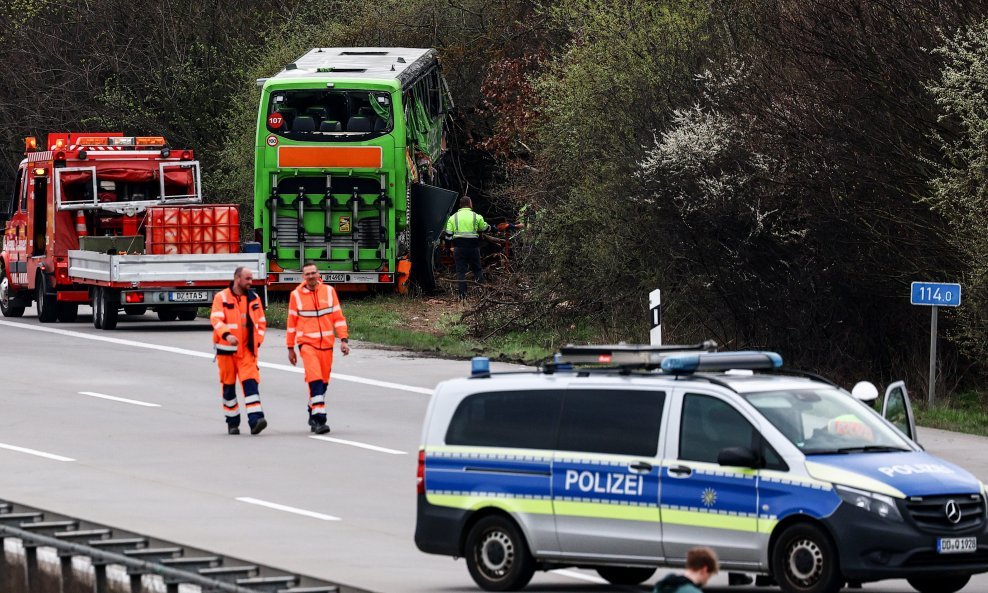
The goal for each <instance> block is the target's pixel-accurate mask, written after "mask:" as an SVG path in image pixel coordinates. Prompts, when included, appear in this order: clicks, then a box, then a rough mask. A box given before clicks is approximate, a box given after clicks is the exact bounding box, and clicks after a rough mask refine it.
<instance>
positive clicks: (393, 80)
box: [254, 48, 457, 292]
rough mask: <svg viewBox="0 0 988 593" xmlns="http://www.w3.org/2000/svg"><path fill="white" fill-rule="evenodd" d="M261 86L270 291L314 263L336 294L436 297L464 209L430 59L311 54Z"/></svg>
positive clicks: (262, 233)
mask: <svg viewBox="0 0 988 593" xmlns="http://www.w3.org/2000/svg"><path fill="white" fill-rule="evenodd" d="M258 85H259V86H261V100H260V107H259V113H258V121H257V138H256V148H255V150H256V160H255V175H254V223H255V225H254V226H255V237H256V240H257V241H258V242H260V243H261V245H262V249H263V250H264V251H265V252H266V253H267V257H268V270H269V276H268V282H269V289H271V290H290V289H292V288H293V287H294V286H296V285H298V283H299V282H301V279H302V276H301V265H302V263H303V262H305V261H307V260H312V261H314V262H316V263H317V265H318V266H319V269H320V271H321V273H322V276H323V280H324V281H325V282H328V283H331V284H334V285H336V286H337V288H342V289H350V290H370V289H371V288H373V287H375V286H377V287H380V288H383V287H384V286H382V285H391V286H389V288H393V289H394V290H396V291H398V292H405V291H406V290H407V288H408V282H409V280H410V279H413V280H414V281H415V282H416V283H417V284H418V285H419V286H420V287H421V288H422V289H423V290H425V291H427V292H429V291H432V290H434V289H435V283H436V281H435V274H434V269H433V258H434V251H435V246H436V244H437V242H438V240H439V238H440V235H441V231H442V226H443V223H444V222H445V219H446V217H447V216H448V215H449V213H451V212H452V210H453V206H454V203H455V200H456V197H457V193H456V192H455V191H451V190H450V189H448V187H449V185H450V184H449V183H448V181H447V176H446V168H447V166H446V160H447V159H446V150H445V149H446V138H445V133H446V126H445V121H446V115H447V113H448V112H449V110H450V109H451V108H452V100H451V98H450V95H449V91H448V89H447V86H446V82H445V80H444V79H443V76H442V73H441V71H440V67H439V62H438V60H437V57H436V52H435V50H432V49H408V48H316V49H313V50H311V51H309V52H308V53H306V54H305V55H304V56H302V57H301V58H299V59H298V60H296V61H295V62H293V63H291V64H288V66H286V67H285V69H284V70H282V71H281V72H279V73H278V74H277V75H275V76H272V77H271V78H266V79H260V80H258Z"/></svg>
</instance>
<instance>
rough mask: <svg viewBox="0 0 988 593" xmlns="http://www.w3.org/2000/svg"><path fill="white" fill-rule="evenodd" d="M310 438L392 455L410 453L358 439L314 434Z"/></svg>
mask: <svg viewBox="0 0 988 593" xmlns="http://www.w3.org/2000/svg"><path fill="white" fill-rule="evenodd" d="M309 438H310V439H319V440H320V441H329V442H330V443H339V444H341V445H350V446H351V447H360V448H361V449H370V450H371V451H377V452H379V453H390V454H391V455H408V453H406V452H404V451H399V450H397V449H388V448H387V447H378V446H377V445H368V444H367V443H358V442H357V441H345V440H343V439H337V438H333V437H324V436H321V435H313V436H310V437H309Z"/></svg>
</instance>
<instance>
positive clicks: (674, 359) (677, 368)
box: [662, 354, 700, 373]
mask: <svg viewBox="0 0 988 593" xmlns="http://www.w3.org/2000/svg"><path fill="white" fill-rule="evenodd" d="M699 365H700V355H699V354H685V355H682V356H667V357H666V358H665V359H663V360H662V370H663V371H665V372H667V373H692V372H693V371H695V370H696V367H698V366H699Z"/></svg>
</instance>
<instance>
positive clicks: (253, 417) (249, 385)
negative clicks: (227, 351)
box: [216, 352, 264, 428]
mask: <svg viewBox="0 0 988 593" xmlns="http://www.w3.org/2000/svg"><path fill="white" fill-rule="evenodd" d="M216 363H217V366H219V369H220V384H221V385H222V390H223V412H224V414H225V415H226V423H227V424H229V425H230V426H239V425H240V406H239V404H238V403H237V381H238V380H239V381H240V383H241V385H243V390H244V407H246V408H247V423H248V424H250V426H251V427H252V428H253V426H254V425H255V424H256V423H257V421H258V420H259V419H261V418H263V417H264V410H263V409H262V408H261V394H260V393H259V389H258V384H259V383H260V382H261V374H260V372H258V370H257V356H255V355H253V354H251V353H250V352H244V353H241V352H237V353H236V354H231V355H220V356H217V357H216Z"/></svg>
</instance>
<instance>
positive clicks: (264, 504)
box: [237, 496, 341, 521]
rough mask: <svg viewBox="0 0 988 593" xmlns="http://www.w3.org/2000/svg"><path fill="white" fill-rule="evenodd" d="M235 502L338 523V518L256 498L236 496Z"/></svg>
mask: <svg viewBox="0 0 988 593" xmlns="http://www.w3.org/2000/svg"><path fill="white" fill-rule="evenodd" d="M237 500H239V501H240V502H246V503H247V504H256V505H257V506H261V507H267V508H269V509H275V510H276V511H285V512H286V513H294V514H296V515H302V516H303V517H312V518H313V519H320V520H322V521H340V520H341V519H340V518H339V517H334V516H332V515H324V514H322V513H316V512H314V511H307V510H305V509H297V508H295V507H290V506H286V505H283V504H278V503H276V502H268V501H266V500H258V499H256V498H251V497H249V496H238V497H237Z"/></svg>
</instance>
